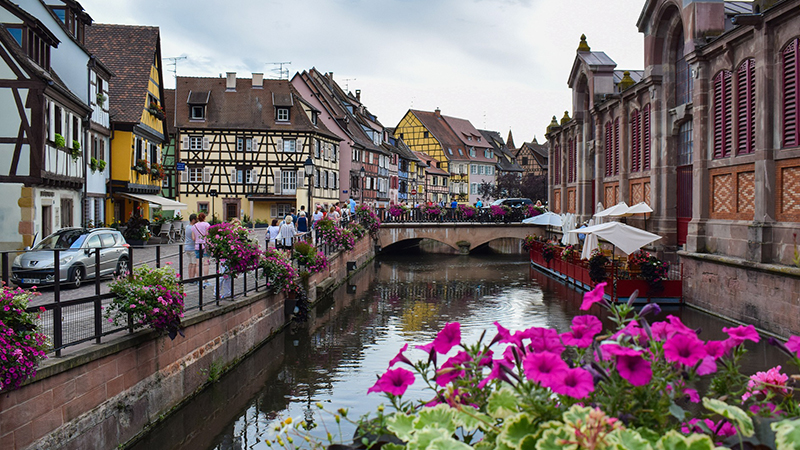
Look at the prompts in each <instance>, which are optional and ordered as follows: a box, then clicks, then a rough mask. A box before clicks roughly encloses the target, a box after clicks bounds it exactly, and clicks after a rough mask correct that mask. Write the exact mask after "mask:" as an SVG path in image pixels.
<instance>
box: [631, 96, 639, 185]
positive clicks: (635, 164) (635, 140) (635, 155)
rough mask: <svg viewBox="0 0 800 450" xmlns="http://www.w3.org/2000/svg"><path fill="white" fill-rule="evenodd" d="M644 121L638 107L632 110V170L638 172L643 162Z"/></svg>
mask: <svg viewBox="0 0 800 450" xmlns="http://www.w3.org/2000/svg"><path fill="white" fill-rule="evenodd" d="M641 137H642V122H641V114H639V110H638V109H634V110H633V111H632V112H631V172H638V171H639V169H640V167H641V166H640V165H641V162H642V148H641Z"/></svg>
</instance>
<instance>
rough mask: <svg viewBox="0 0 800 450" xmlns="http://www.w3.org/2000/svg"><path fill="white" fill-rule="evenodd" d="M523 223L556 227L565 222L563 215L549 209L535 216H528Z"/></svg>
mask: <svg viewBox="0 0 800 450" xmlns="http://www.w3.org/2000/svg"><path fill="white" fill-rule="evenodd" d="M522 223H527V224H531V225H552V226H554V227H560V226H561V225H562V224H563V222H562V221H561V216H559V215H558V214H556V213H554V212H551V211H547V212H546V213H544V214H539V215H538V216H535V217H528V218H527V219H525V220H523V221H522Z"/></svg>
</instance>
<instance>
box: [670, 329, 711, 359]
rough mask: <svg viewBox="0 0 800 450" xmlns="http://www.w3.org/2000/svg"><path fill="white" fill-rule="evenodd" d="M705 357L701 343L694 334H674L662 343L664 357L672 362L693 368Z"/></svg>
mask: <svg viewBox="0 0 800 450" xmlns="http://www.w3.org/2000/svg"><path fill="white" fill-rule="evenodd" d="M705 356H706V351H705V348H704V345H703V341H701V340H700V339H699V338H698V337H697V335H696V334H694V332H692V334H676V335H674V336H672V337H671V338H669V339H668V340H667V342H666V343H664V357H665V358H667V360H669V361H672V362H676V363H681V364H685V365H687V366H694V365H695V364H697V361H700V360H701V359H702V358H704V357H705Z"/></svg>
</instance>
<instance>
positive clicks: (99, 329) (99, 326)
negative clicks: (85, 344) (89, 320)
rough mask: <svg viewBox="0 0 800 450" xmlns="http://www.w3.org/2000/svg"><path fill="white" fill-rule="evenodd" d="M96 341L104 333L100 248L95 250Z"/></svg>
mask: <svg viewBox="0 0 800 450" xmlns="http://www.w3.org/2000/svg"><path fill="white" fill-rule="evenodd" d="M94 295H95V297H94V341H95V343H97V344H99V343H100V336H102V335H103V309H102V308H103V303H102V301H100V249H95V251H94Z"/></svg>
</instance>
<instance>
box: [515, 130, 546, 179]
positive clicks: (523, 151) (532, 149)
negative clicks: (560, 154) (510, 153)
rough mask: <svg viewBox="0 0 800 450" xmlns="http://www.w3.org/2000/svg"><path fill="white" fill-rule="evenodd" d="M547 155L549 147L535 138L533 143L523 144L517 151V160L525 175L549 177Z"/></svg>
mask: <svg viewBox="0 0 800 450" xmlns="http://www.w3.org/2000/svg"><path fill="white" fill-rule="evenodd" d="M547 155H548V149H547V145H546V144H540V143H539V142H538V141H537V140H536V136H534V137H533V141H532V142H523V143H522V145H521V146H520V147H519V148H518V149H517V150H516V153H515V158H516V160H517V162H518V163H519V164H520V166H522V170H523V171H524V172H525V175H531V174H532V175H547Z"/></svg>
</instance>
